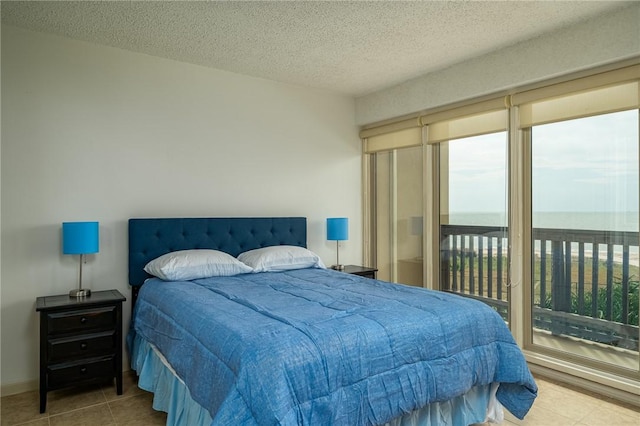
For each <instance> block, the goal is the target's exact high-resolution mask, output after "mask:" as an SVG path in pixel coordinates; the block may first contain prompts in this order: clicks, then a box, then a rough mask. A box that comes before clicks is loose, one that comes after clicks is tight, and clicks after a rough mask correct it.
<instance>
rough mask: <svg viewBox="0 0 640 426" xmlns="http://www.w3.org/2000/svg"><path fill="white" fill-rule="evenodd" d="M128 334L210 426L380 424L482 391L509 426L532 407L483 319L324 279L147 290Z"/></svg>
mask: <svg viewBox="0 0 640 426" xmlns="http://www.w3.org/2000/svg"><path fill="white" fill-rule="evenodd" d="M131 333H132V334H133V333H139V334H140V336H141V337H143V338H144V339H145V340H147V341H148V342H150V343H152V344H153V345H155V346H156V347H157V348H158V349H159V350H160V351H161V352H162V354H164V356H165V357H166V359H167V360H168V361H169V363H170V364H171V366H173V368H174V369H175V371H176V373H177V374H178V376H179V377H180V378H181V379H182V380H183V381H184V382H185V383H186V384H187V386H188V387H189V389H190V392H191V397H192V398H193V399H194V400H195V401H197V402H198V403H199V404H200V405H202V406H203V407H205V408H206V409H207V410H209V412H210V413H211V415H212V417H213V418H214V424H220V425H230V424H260V425H267V424H269V425H272V424H282V425H302V424H308V425H318V424H323V425H325V424H326V425H328V424H334V425H365V424H372V425H376V424H384V423H385V422H387V421H389V420H391V419H393V418H395V417H398V416H400V415H402V414H405V413H408V412H410V411H413V410H415V409H418V408H420V407H422V406H424V405H426V404H428V403H430V402H435V401H444V400H448V399H451V398H453V397H455V396H458V395H461V394H463V393H464V392H466V391H467V390H469V389H470V388H471V387H472V386H475V385H483V384H488V383H492V382H500V383H501V385H500V387H499V389H498V393H497V397H498V400H499V401H500V402H501V403H502V404H503V405H504V406H505V407H506V408H507V409H508V410H509V411H511V412H512V413H513V414H514V415H515V416H517V417H519V418H522V417H524V415H525V414H526V413H527V411H528V410H529V408H530V407H531V404H532V403H533V400H534V399H535V397H536V393H537V388H536V385H535V382H534V380H533V378H532V376H531V373H530V372H529V369H528V367H527V365H526V363H525V360H524V357H523V355H522V352H521V351H520V349H519V348H518V346H517V345H516V344H515V342H514V340H513V338H512V336H511V333H510V332H509V330H508V329H507V327H506V325H505V323H504V321H503V320H502V318H501V317H500V316H499V315H498V314H497V313H496V312H495V311H494V310H493V309H491V308H490V307H488V306H486V305H485V304H483V303H480V302H477V301H474V300H471V299H467V298H463V297H459V296H456V295H452V294H447V293H443V292H437V291H430V290H425V289H421V288H415V287H409V286H403V285H397V284H390V283H386V282H383V281H376V280H371V279H368V278H363V277H359V276H355V275H349V274H345V273H341V272H336V271H333V270H325V269H302V270H294V271H288V272H278V273H258V274H245V275H237V276H235V277H216V278H208V279H202V280H196V281H190V282H164V281H161V280H158V279H152V280H149V281H147V283H145V284H144V286H143V287H142V289H141V290H140V294H139V297H138V301H137V303H136V309H135V313H134V318H133V323H132V331H131Z"/></svg>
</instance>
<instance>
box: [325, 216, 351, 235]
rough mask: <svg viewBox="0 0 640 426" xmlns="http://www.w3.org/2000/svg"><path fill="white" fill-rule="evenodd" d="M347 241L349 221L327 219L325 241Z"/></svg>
mask: <svg viewBox="0 0 640 426" xmlns="http://www.w3.org/2000/svg"><path fill="white" fill-rule="evenodd" d="M348 239H349V219H348V218H346V217H332V218H328V219H327V240H329V241H346V240H348Z"/></svg>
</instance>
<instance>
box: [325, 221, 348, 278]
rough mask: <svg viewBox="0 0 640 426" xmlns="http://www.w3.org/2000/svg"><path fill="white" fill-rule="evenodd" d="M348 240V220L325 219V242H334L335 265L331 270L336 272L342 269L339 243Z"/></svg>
mask: <svg viewBox="0 0 640 426" xmlns="http://www.w3.org/2000/svg"><path fill="white" fill-rule="evenodd" d="M348 239H349V219H348V218H346V217H332V218H328V219H327V240H329V241H335V242H336V264H335V265H333V266H332V267H331V268H333V269H336V270H338V271H342V270H343V269H344V265H341V264H340V246H339V243H340V241H346V240H348Z"/></svg>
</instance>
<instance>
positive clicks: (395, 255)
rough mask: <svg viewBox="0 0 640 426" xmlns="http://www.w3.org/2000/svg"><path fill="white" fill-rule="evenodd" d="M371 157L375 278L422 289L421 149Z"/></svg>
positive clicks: (397, 151)
mask: <svg viewBox="0 0 640 426" xmlns="http://www.w3.org/2000/svg"><path fill="white" fill-rule="evenodd" d="M373 155H375V167H373V169H372V170H373V173H374V175H375V176H374V177H373V180H374V182H375V189H374V193H375V195H374V200H375V201H374V204H375V207H374V211H375V218H374V221H373V226H374V230H373V231H374V233H375V235H376V238H375V241H376V248H375V258H376V267H377V268H378V273H377V277H378V278H379V279H382V280H387V281H391V282H398V283H402V284H410V285H416V286H420V287H422V264H423V258H422V197H423V191H422V147H414V148H404V149H398V150H393V151H390V152H379V153H376V154H373Z"/></svg>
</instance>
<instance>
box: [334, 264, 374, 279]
mask: <svg viewBox="0 0 640 426" xmlns="http://www.w3.org/2000/svg"><path fill="white" fill-rule="evenodd" d="M342 272H346V273H347V274H353V275H360V276H363V277H367V278H372V279H374V280H375V279H376V272H378V269H377V268H369V267H366V266H357V265H345V267H344V269H343V270H342Z"/></svg>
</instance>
